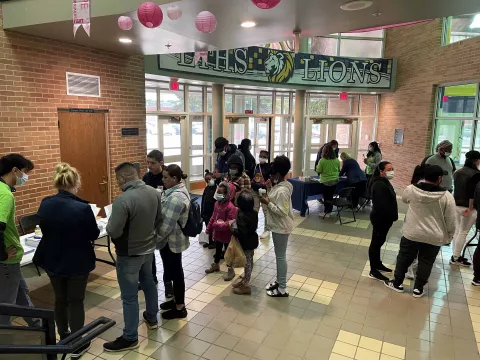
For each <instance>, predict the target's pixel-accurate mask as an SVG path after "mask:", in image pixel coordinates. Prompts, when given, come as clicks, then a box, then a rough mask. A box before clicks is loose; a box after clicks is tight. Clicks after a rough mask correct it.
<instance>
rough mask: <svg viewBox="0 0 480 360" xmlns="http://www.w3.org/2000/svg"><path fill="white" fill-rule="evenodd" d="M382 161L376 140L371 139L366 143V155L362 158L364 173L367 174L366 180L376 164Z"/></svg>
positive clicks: (368, 179)
mask: <svg viewBox="0 0 480 360" xmlns="http://www.w3.org/2000/svg"><path fill="white" fill-rule="evenodd" d="M381 161H382V152H381V151H380V147H379V146H378V143H377V142H376V141H372V142H371V143H370V144H368V153H367V157H366V158H364V159H363V162H364V163H365V165H366V167H365V175H367V182H370V179H371V177H372V175H373V173H374V172H375V169H376V168H377V166H378V164H380V162H381Z"/></svg>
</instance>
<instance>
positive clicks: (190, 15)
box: [2, 0, 480, 55]
mask: <svg viewBox="0 0 480 360" xmlns="http://www.w3.org/2000/svg"><path fill="white" fill-rule="evenodd" d="M44 1H45V0H14V1H9V2H7V3H4V4H2V6H3V17H4V19H5V20H6V19H9V21H8V22H7V21H5V22H6V26H5V27H6V28H8V29H9V30H12V31H18V32H22V33H26V34H31V35H36V36H41V37H45V38H51V39H56V40H60V41H65V42H70V43H76V44H80V45H85V46H89V47H93V48H98V49H104V50H108V51H113V52H117V53H125V54H145V55H151V54H163V53H178V52H187V51H195V50H197V51H198V50H206V49H209V50H214V49H228V48H235V47H243V46H252V45H264V44H267V43H271V42H278V41H283V40H288V39H291V38H292V32H293V31H294V30H300V31H301V36H318V35H326V34H331V33H337V32H348V31H351V30H356V29H362V28H370V27H375V26H380V25H388V24H395V23H402V22H409V21H416V20H423V19H430V18H439V17H444V16H450V15H461V14H471V13H475V12H480V2H479V1H478V0H455V1H452V0H375V1H374V4H373V5H372V6H371V7H369V8H367V9H365V10H360V11H353V12H352V11H343V10H341V9H340V6H341V5H342V4H344V3H345V2H347V0H282V2H281V3H280V4H279V5H278V6H277V7H276V8H274V9H271V10H260V9H258V8H256V7H255V6H254V5H253V4H252V2H251V1H250V0H183V1H178V2H175V3H176V4H178V5H179V6H180V7H181V8H182V10H183V16H182V18H180V19H179V20H177V21H172V20H170V19H168V18H167V17H166V14H165V18H164V21H163V24H162V25H161V26H160V27H159V28H156V29H147V28H145V27H143V26H142V25H141V24H140V23H139V22H138V20H137V16H136V10H135V9H136V7H137V6H138V3H139V1H132V2H131V3H132V6H130V8H129V9H130V10H131V11H129V12H128V11H127V12H125V11H123V12H117V11H116V8H115V7H114V6H112V7H111V8H108V9H102V12H101V14H102V16H95V15H96V13H100V12H98V11H97V12H96V11H94V9H95V7H94V6H95V1H99V0H91V3H92V17H93V18H92V21H91V37H90V38H89V37H88V36H87V35H86V34H85V32H84V31H83V29H79V30H78V32H77V35H76V37H75V38H74V37H73V30H72V29H73V25H72V20H71V17H70V18H68V19H67V18H66V14H67V13H69V11H71V2H70V1H66V0H63V2H62V3H58V7H59V12H58V13H62V14H63V15H64V16H63V18H64V19H63V20H61V21H54V22H48V21H47V20H46V19H47V15H45V16H43V17H42V16H39V18H42V23H35V20H34V19H35V16H34V15H35V14H30V12H34V11H38V9H39V7H38V6H39V5H38V4H39V3H37V2H42V3H43V4H44V5H45V3H44ZM55 1H56V0H49V2H50V3H52V2H55ZM100 1H102V0H100ZM103 1H107V0H103ZM25 2H28V3H29V6H28V7H26V6H22V5H23V3H25ZM121 2H122V4H123V7H122V8H121V10H125V1H121ZM167 2H171V1H165V0H158V1H157V3H162V4H163V5H162V9H163V10H164V12H165V10H166V8H167V6H168V5H165V3H167ZM44 5H43V8H44V9H45V8H47V7H46V6H44ZM50 6H53V5H50ZM65 6H68V7H69V9H65ZM19 10H21V11H22V15H23V16H22V17H19V16H18V11H19ZM45 10H47V11H49V9H48V8H47V9H45ZM203 10H209V11H211V12H212V13H214V14H215V16H216V17H217V20H218V25H217V29H216V31H215V32H213V33H212V34H202V33H200V32H199V31H197V29H196V28H195V25H194V19H195V16H196V14H197V13H198V12H200V11H203ZM375 12H380V13H382V15H381V16H378V17H375V16H373V15H372V14H373V13H375ZM109 13H110V14H109ZM9 14H12V17H10V18H8V16H9ZM120 15H129V16H131V17H132V18H133V19H134V27H133V29H132V30H131V31H122V30H120V29H119V28H118V26H117V18H118V16H120ZM27 18H28V19H30V20H29V22H28V21H26V20H25V19H27ZM16 19H18V21H16ZM20 19H21V21H20ZM245 20H253V21H255V22H256V23H257V26H256V27H255V28H250V29H244V28H242V27H241V26H240V24H241V22H242V21H245ZM120 37H128V38H130V39H131V40H132V41H133V42H132V43H131V44H121V43H119V41H118V39H119V38H120ZM166 45H171V46H170V47H167V46H166Z"/></svg>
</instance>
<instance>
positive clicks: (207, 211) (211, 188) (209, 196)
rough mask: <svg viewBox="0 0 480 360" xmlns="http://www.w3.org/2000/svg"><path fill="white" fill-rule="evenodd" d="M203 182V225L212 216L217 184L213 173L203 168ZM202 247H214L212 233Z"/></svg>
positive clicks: (206, 223)
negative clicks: (205, 184) (204, 184)
mask: <svg viewBox="0 0 480 360" xmlns="http://www.w3.org/2000/svg"><path fill="white" fill-rule="evenodd" d="M205 182H206V183H207V187H206V188H205V190H203V195H202V206H201V208H202V219H203V221H204V222H205V226H207V225H208V223H209V222H210V219H211V218H212V214H213V209H214V207H215V201H216V200H215V193H216V192H217V185H216V183H215V179H214V178H213V174H212V173H211V172H210V171H209V170H205ZM203 247H204V248H207V247H208V248H209V249H215V243H214V241H213V238H212V234H209V235H208V243H205V244H203Z"/></svg>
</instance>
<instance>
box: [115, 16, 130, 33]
mask: <svg viewBox="0 0 480 360" xmlns="http://www.w3.org/2000/svg"><path fill="white" fill-rule="evenodd" d="M118 27H119V28H120V29H122V30H130V29H131V28H132V27H133V21H132V19H131V18H130V17H129V16H120V17H119V18H118Z"/></svg>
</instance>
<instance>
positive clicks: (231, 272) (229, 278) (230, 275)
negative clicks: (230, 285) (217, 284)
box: [223, 266, 235, 281]
mask: <svg viewBox="0 0 480 360" xmlns="http://www.w3.org/2000/svg"><path fill="white" fill-rule="evenodd" d="M234 277H235V270H233V268H232V267H230V266H229V267H228V271H227V273H226V274H225V275H223V280H225V281H232V280H233V278H234Z"/></svg>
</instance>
